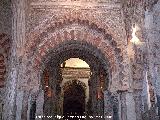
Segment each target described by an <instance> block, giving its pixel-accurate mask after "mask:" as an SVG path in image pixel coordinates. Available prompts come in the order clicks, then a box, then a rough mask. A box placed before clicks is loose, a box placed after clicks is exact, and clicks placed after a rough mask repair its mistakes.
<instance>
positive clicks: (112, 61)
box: [25, 20, 127, 114]
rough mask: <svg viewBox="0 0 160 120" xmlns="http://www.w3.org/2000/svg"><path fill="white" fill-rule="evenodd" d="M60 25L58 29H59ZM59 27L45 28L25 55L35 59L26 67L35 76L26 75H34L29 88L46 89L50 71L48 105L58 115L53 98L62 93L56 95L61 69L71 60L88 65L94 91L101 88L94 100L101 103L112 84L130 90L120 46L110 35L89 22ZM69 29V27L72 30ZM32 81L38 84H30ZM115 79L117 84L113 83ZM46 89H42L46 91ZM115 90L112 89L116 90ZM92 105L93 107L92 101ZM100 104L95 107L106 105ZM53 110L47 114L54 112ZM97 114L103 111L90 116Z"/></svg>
mask: <svg viewBox="0 0 160 120" xmlns="http://www.w3.org/2000/svg"><path fill="white" fill-rule="evenodd" d="M57 25H58V27H57V28H56V26H57ZM59 25H61V24H59V23H55V26H54V27H53V26H50V27H48V28H46V31H44V32H42V33H41V34H40V35H39V36H38V37H36V39H35V38H34V39H33V41H34V40H35V41H34V42H35V43H34V42H32V43H33V44H32V45H30V43H29V44H28V45H26V46H27V48H26V53H25V54H26V57H28V58H32V59H31V60H30V61H28V63H26V64H27V65H29V66H28V68H32V72H31V70H29V69H28V70H26V73H27V74H28V73H30V74H31V73H33V75H30V76H31V77H30V78H29V79H28V80H26V81H29V82H30V87H32V83H33V82H34V83H37V82H40V83H42V85H43V82H41V81H43V72H44V70H45V69H46V68H47V69H49V74H50V76H51V77H49V84H50V86H49V87H50V88H51V100H49V101H48V103H49V104H52V106H53V108H55V111H58V110H57V109H56V108H57V107H56V106H54V105H56V104H55V103H54V102H53V96H52V95H58V94H59V92H60V91H58V92H57V90H60V89H59V87H60V86H58V84H59V83H60V82H61V79H62V78H61V74H60V69H59V66H60V64H62V63H63V62H64V61H65V60H67V59H69V58H74V57H76V58H80V59H82V60H84V61H86V62H87V63H88V64H89V66H90V68H91V71H92V73H93V74H92V77H91V79H93V80H92V81H94V83H95V84H94V85H95V86H92V87H93V88H94V87H95V88H96V87H97V86H98V87H99V88H98V90H95V91H93V93H98V94H95V96H94V99H97V97H98V99H103V96H102V94H103V90H110V88H111V85H112V84H113V82H115V83H116V82H117V83H116V84H117V85H116V86H114V87H118V86H119V87H122V86H121V85H123V86H125V87H126V88H127V82H124V83H123V82H122V81H123V78H124V74H123V71H124V65H123V63H122V62H123V57H122V53H121V49H120V48H118V47H117V43H116V42H115V40H114V39H113V38H112V36H111V35H109V34H107V33H105V30H104V29H102V28H98V27H97V26H96V24H94V23H93V24H89V23H88V22H87V21H81V20H79V21H78V20H75V21H72V22H69V24H65V25H64V26H63V25H62V26H59ZM67 25H69V29H68V26H67ZM78 29H79V30H78ZM33 37H34V36H33ZM32 78H33V79H35V80H39V81H37V82H36V81H31V79H32ZM113 79H114V80H116V81H113ZM100 81H101V82H102V83H103V85H104V86H103V87H102V89H103V90H101V86H100V84H101V83H100ZM118 81H121V82H118ZM119 83H122V84H119ZM112 86H113V85H112ZM34 87H35V86H34ZM44 87H45V86H43V87H42V88H43V90H44ZM114 87H112V89H115V90H116V88H114ZM101 91H102V92H101ZM46 98H47V97H46ZM90 102H91V103H94V102H93V101H92V100H90ZM97 104H98V105H95V106H102V105H103V102H101V100H100V101H99V102H98V103H97ZM53 108H51V109H53ZM93 108H94V107H93ZM46 109H48V108H46ZM51 109H50V110H51ZM50 110H49V111H48V113H51V112H53V111H50ZM97 110H99V109H97ZM94 112H95V113H96V114H99V112H101V113H102V112H103V111H96V107H95V108H94V109H93V110H91V111H90V113H91V114H94ZM111 112H112V111H111ZM51 114H57V113H51Z"/></svg>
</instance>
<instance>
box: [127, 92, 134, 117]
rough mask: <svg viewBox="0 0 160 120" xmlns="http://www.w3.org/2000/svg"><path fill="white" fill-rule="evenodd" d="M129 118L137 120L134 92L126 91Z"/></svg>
mask: <svg viewBox="0 0 160 120" xmlns="http://www.w3.org/2000/svg"><path fill="white" fill-rule="evenodd" d="M126 107H127V120H136V112H135V102H134V98H133V92H127V93H126Z"/></svg>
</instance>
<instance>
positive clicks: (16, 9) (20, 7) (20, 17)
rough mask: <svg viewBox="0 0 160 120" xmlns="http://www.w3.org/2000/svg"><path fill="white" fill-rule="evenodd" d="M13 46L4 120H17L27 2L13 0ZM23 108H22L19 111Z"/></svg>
mask: <svg viewBox="0 0 160 120" xmlns="http://www.w3.org/2000/svg"><path fill="white" fill-rule="evenodd" d="M11 7H12V16H11V17H12V44H11V56H9V59H10V60H9V61H10V62H9V63H10V65H9V66H8V73H7V81H6V95H5V100H4V112H3V119H4V120H15V119H16V96H17V92H16V91H17V82H18V73H19V68H20V67H21V66H20V62H21V61H20V59H19V56H20V55H19V54H20V51H21V50H19V48H20V47H22V43H23V42H24V40H25V0H12V6H11ZM19 105H20V104H19ZM19 108H21V107H20V106H19V107H17V109H19Z"/></svg>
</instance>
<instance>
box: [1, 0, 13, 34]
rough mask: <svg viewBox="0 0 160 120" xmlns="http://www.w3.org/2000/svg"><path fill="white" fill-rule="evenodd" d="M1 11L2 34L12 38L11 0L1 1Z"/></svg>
mask: <svg viewBox="0 0 160 120" xmlns="http://www.w3.org/2000/svg"><path fill="white" fill-rule="evenodd" d="M0 11H1V12H0V16H1V17H0V33H5V34H7V35H9V36H11V24H12V22H11V19H12V11H11V2H10V0H1V1H0Z"/></svg>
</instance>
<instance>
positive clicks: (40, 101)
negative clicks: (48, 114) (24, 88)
mask: <svg viewBox="0 0 160 120" xmlns="http://www.w3.org/2000/svg"><path fill="white" fill-rule="evenodd" d="M43 105H44V91H43V90H40V92H39V94H38V97H37V100H36V117H37V118H38V119H39V120H41V117H42V116H43Z"/></svg>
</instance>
